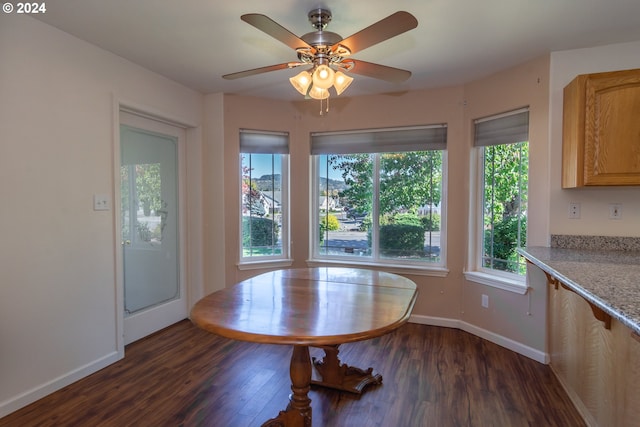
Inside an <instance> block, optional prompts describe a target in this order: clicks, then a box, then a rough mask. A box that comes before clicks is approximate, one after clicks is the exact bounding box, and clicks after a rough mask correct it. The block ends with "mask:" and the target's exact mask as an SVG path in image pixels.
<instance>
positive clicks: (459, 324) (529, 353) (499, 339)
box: [409, 315, 549, 365]
mask: <svg viewBox="0 0 640 427" xmlns="http://www.w3.org/2000/svg"><path fill="white" fill-rule="evenodd" d="M409 322H412V323H419V324H421V325H430V326H442V327H445V328H455V329H460V330H463V331H465V332H469V333H470V334H473V335H476V336H478V337H480V338H482V339H485V340H487V341H491V342H492V343H494V344H498V345H499V346H502V347H504V348H507V349H509V350H512V351H515V352H516V353H518V354H521V355H523V356H526V357H528V358H529V359H533V360H535V361H536V362H540V363H544V364H545V365H546V364H548V363H549V355H548V354H547V353H545V352H543V351H540V350H537V349H535V348H533V347H529V346H528V345H524V344H522V343H520V342H517V341H514V340H512V339H510V338H506V337H503V336H502V335H498V334H496V333H495V332H491V331H487V330H486V329H482V328H479V327H477V326H475V325H472V324H470V323H467V322H464V321H462V320H457V319H448V318H444V317H432V316H421V315H412V316H411V317H410V318H409Z"/></svg>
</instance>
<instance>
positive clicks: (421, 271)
mask: <svg viewBox="0 0 640 427" xmlns="http://www.w3.org/2000/svg"><path fill="white" fill-rule="evenodd" d="M327 265H332V266H340V267H355V268H358V267H362V268H370V267H375V268H376V269H381V270H382V269H384V271H386V272H389V273H398V274H412V275H416V276H432V277H447V275H448V274H449V269H447V268H445V267H435V266H434V267H424V266H417V265H406V264H391V263H379V262H362V261H359V262H354V261H351V260H349V261H342V260H335V259H326V260H325V259H322V260H320V259H310V260H307V266H309V267H323V266H327Z"/></svg>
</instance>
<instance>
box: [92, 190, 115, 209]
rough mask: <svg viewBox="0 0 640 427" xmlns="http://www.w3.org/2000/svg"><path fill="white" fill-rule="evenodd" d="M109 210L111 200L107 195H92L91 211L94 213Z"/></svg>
mask: <svg viewBox="0 0 640 427" xmlns="http://www.w3.org/2000/svg"><path fill="white" fill-rule="evenodd" d="M109 209H111V198H110V197H109V195H108V194H94V195H93V210H94V211H108V210H109Z"/></svg>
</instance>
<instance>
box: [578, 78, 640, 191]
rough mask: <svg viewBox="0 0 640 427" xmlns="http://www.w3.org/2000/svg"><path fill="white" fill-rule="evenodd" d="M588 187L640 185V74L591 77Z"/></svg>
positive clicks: (587, 120) (587, 126) (586, 156)
mask: <svg viewBox="0 0 640 427" xmlns="http://www.w3.org/2000/svg"><path fill="white" fill-rule="evenodd" d="M585 107H586V108H585V146H584V150H585V151H584V162H585V163H584V166H585V170H584V179H585V182H584V183H585V185H640V72H638V70H632V71H622V72H614V73H601V74H595V75H591V76H589V78H588V79H587V81H586V87H585Z"/></svg>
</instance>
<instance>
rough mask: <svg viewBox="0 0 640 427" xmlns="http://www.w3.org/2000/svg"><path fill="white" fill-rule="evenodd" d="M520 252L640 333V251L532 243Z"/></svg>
mask: <svg viewBox="0 0 640 427" xmlns="http://www.w3.org/2000/svg"><path fill="white" fill-rule="evenodd" d="M519 252H520V253H521V254H522V255H523V256H524V257H525V258H526V259H528V260H529V261H530V262H532V263H533V264H534V265H536V266H538V267H540V268H541V269H542V270H543V271H545V272H547V273H548V274H549V275H551V276H552V277H554V278H556V279H558V280H559V281H560V282H562V283H563V284H564V285H566V286H567V287H569V288H571V289H572V290H573V291H575V292H576V293H577V294H578V295H580V296H582V297H583V298H584V299H585V300H587V301H588V302H590V303H592V304H593V305H595V306H596V307H599V308H601V309H602V310H603V311H604V312H605V313H608V314H610V315H611V317H613V318H615V319H617V320H618V321H620V322H621V323H622V324H624V325H626V326H628V327H629V328H631V330H633V331H634V332H635V333H637V334H640V251H637V250H607V249H602V248H600V249H579V248H557V247H550V248H549V247H536V246H533V247H527V248H523V249H519Z"/></svg>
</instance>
